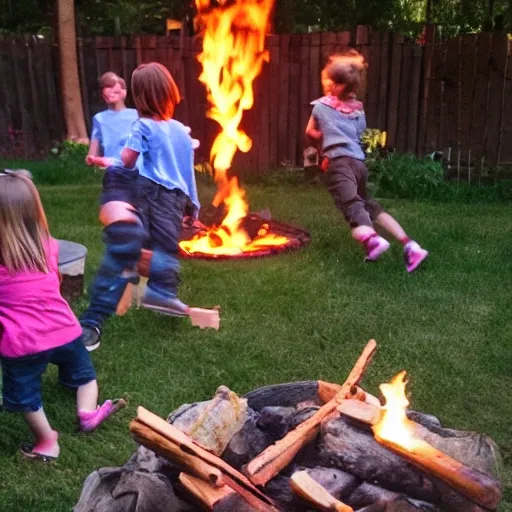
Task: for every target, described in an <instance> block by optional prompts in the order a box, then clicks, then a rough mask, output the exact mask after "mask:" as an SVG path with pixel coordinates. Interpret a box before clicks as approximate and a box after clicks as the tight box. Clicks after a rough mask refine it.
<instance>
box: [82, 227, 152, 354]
mask: <svg viewBox="0 0 512 512" xmlns="http://www.w3.org/2000/svg"><path fill="white" fill-rule="evenodd" d="M143 240H144V228H143V227H142V224H141V223H140V222H114V223H113V224H110V225H109V226H106V227H105V229H104V230H103V241H104V242H105V254H104V256H103V260H102V262H101V265H100V268H99V270H98V272H97V274H96V277H95V279H94V283H93V285H92V289H91V302H90V304H89V307H88V308H87V310H86V311H85V312H84V313H83V314H82V315H81V316H80V324H81V325H82V327H84V328H86V329H88V330H89V333H90V332H92V333H93V334H94V331H95V332H96V333H97V336H96V337H95V338H96V342H97V344H99V333H100V329H101V326H102V325H103V323H104V322H105V320H107V318H109V317H110V316H111V315H113V314H114V313H115V311H116V308H117V304H118V303H119V301H120V300H121V297H122V296H123V293H124V290H125V288H126V286H127V285H128V283H130V282H133V281H134V280H135V279H136V274H135V266H136V264H137V261H138V259H139V257H140V252H141V249H142V242H143ZM86 329H84V333H85V330H86ZM93 330H94V331H93ZM89 333H86V334H89ZM84 342H85V343H86V345H87V346H88V347H89V350H94V348H96V347H97V345H96V346H94V343H91V344H89V343H88V340H87V339H84Z"/></svg>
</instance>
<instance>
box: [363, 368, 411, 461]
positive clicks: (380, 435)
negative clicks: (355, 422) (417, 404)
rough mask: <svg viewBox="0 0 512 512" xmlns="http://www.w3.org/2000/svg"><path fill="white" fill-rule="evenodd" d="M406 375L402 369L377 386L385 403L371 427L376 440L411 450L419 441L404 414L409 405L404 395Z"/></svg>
mask: <svg viewBox="0 0 512 512" xmlns="http://www.w3.org/2000/svg"><path fill="white" fill-rule="evenodd" d="M406 376H407V373H406V372H405V371H402V372H400V373H399V374H398V375H395V377H393V379H391V382H388V383H385V384H381V385H380V386H379V389H380V390H381V392H382V394H383V395H384V398H385V399H386V405H385V406H384V407H383V409H384V414H383V416H382V418H381V420H380V421H379V422H378V423H377V424H376V425H374V426H373V427H372V428H373V433H374V435H375V438H376V439H377V440H379V439H380V440H386V441H391V442H393V443H396V444H399V445H401V446H403V447H404V448H406V449H407V450H411V451H412V450H414V448H415V447H416V446H417V444H418V442H421V441H418V439H415V437H414V428H413V422H412V421H411V420H409V419H408V418H407V415H406V411H407V407H408V406H409V400H407V397H406V396H405V385H406V384H407V379H406Z"/></svg>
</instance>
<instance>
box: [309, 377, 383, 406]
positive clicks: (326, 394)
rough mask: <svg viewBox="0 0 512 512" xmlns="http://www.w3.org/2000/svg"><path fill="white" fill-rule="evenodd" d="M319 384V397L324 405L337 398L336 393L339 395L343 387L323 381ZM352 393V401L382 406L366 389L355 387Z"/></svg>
mask: <svg viewBox="0 0 512 512" xmlns="http://www.w3.org/2000/svg"><path fill="white" fill-rule="evenodd" d="M317 382H318V396H319V397H320V400H322V402H323V403H324V404H325V403H327V402H330V401H331V400H332V399H333V398H334V397H335V396H336V393H338V392H339V390H340V389H341V386H340V385H339V384H333V383H332V382H325V381H323V380H319V381H317ZM351 391H352V397H351V399H356V400H360V401H361V402H366V403H367V404H373V405H376V406H380V400H379V399H378V398H377V397H376V396H374V395H371V394H370V393H368V391H365V390H364V389H361V388H360V387H358V386H355V388H354V389H352V390H351ZM354 391H355V393H354Z"/></svg>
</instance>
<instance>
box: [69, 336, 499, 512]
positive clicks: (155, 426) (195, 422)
mask: <svg viewBox="0 0 512 512" xmlns="http://www.w3.org/2000/svg"><path fill="white" fill-rule="evenodd" d="M374 350H375V343H374V342H370V343H369V344H368V346H367V348H366V349H365V351H364V352H363V354H362V355H361V357H360V358H359V360H358V362H357V363H356V365H355V366H354V369H353V371H352V372H351V373H350V375H349V377H348V378H347V380H346V381H345V383H344V384H343V385H342V386H340V385H336V384H330V383H326V382H322V381H307V382H297V383H289V384H280V385H275V386H268V387H265V388H260V389H257V390H255V391H252V392H250V393H248V394H247V395H246V396H245V397H243V398H239V397H238V396H237V395H236V394H235V393H233V392H231V391H230V390H229V389H227V388H226V387H224V386H221V387H220V388H219V389H218V390H217V393H216V395H215V397H214V398H213V399H212V400H209V401H207V402H200V403H196V404H189V405H184V406H182V407H180V408H179V409H178V410H177V411H175V412H173V413H172V414H171V415H170V416H169V418H168V421H167V422H166V421H165V420H163V419H161V418H159V417H158V416H156V415H154V414H152V413H151V412H149V411H147V410H145V409H143V408H139V409H138V411H137V418H136V419H135V420H134V421H132V423H131V424H130V430H131V432H132V434H133V436H134V437H135V439H136V440H137V441H138V442H139V443H141V444H142V446H140V447H139V449H138V450H137V452H136V453H135V454H134V456H133V457H132V458H131V459H130V460H129V461H128V462H127V463H126V464H125V465H124V466H123V467H121V468H105V469H100V470H98V471H96V472H94V473H92V474H91V475H90V476H89V477H88V478H87V480H86V482H85V484H84V489H83V492H82V496H81V498H80V501H79V503H78V504H77V506H76V508H75V512H102V511H107V510H108V511H118V512H122V511H128V510H136V511H137V512H150V511H151V512H152V511H154V510H159V511H162V512H166V511H169V512H171V511H173V512H191V511H200V510H204V509H206V510H213V511H214V512H221V511H226V512H227V511H231V512H234V511H236V512H251V511H268V512H270V511H283V512H288V511H289V512H295V511H307V510H337V511H340V512H351V511H358V512H413V511H434V512H443V511H446V512H485V511H491V510H496V509H497V507H498V505H499V502H500V500H501V493H502V488H501V483H500V480H499V475H500V471H501V466H500V464H501V459H500V455H499V450H498V448H497V446H496V444H495V443H494V442H493V441H492V440H491V439H489V438H488V437H486V436H484V435H481V434H476V433H471V432H462V431H457V430H452V429H447V428H444V427H442V426H441V423H440V421H439V420H438V419H437V418H435V417H434V416H431V415H427V414H423V413H419V412H413V411H409V410H407V409H406V405H405V401H403V399H404V397H405V392H404V385H405V382H404V379H403V377H404V375H403V374H399V375H398V376H397V377H396V378H395V379H393V381H392V382H391V383H390V384H385V385H382V386H381V390H382V391H383V392H384V393H385V396H386V404H385V405H381V403H380V401H379V400H378V399H377V398H376V397H374V396H372V395H371V394H369V393H367V392H366V391H364V390H363V389H362V388H361V387H359V385H358V384H359V381H360V379H361V377H362V375H363V373H364V370H365V368H366V366H367V364H368V362H369V360H370V358H371V356H372V354H373V351H374ZM393 395H394V396H393ZM402 416H403V417H402ZM397 419H398V421H399V422H400V424H401V427H400V428H404V426H405V427H406V428H407V429H408V433H407V435H406V437H407V438H408V439H404V438H403V436H404V434H403V433H401V434H400V436H401V437H400V438H398V439H397V438H393V439H389V438H388V436H387V434H386V428H384V427H386V424H388V422H389V421H395V420H397ZM379 427H382V428H379ZM398 428H399V427H396V429H395V427H393V428H392V429H391V431H392V432H397V431H398ZM372 430H373V432H372ZM391 437H393V436H391ZM412 442H414V444H415V446H412V445H411V443H412ZM157 454H158V455H157Z"/></svg>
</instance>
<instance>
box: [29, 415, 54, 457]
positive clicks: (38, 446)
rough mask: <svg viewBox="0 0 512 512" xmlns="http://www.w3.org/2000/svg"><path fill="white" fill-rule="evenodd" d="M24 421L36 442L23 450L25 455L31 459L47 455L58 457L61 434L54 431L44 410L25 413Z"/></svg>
mask: <svg viewBox="0 0 512 512" xmlns="http://www.w3.org/2000/svg"><path fill="white" fill-rule="evenodd" d="M23 419H24V420H25V422H26V423H27V425H28V427H29V428H30V430H31V431H32V433H33V434H34V437H35V439H36V442H35V443H34V445H28V446H26V447H23V448H22V451H23V453H24V455H26V456H28V457H31V456H37V455H45V456H47V457H58V456H59V454H60V447H59V443H58V438H59V434H58V433H57V432H56V431H55V430H53V429H52V427H51V426H50V424H49V423H48V418H47V417H46V414H45V413H44V411H43V409H42V408H41V409H39V410H38V411H36V412H25V413H23Z"/></svg>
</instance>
